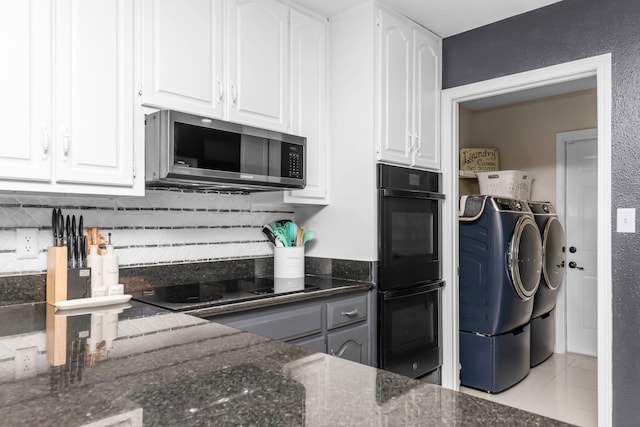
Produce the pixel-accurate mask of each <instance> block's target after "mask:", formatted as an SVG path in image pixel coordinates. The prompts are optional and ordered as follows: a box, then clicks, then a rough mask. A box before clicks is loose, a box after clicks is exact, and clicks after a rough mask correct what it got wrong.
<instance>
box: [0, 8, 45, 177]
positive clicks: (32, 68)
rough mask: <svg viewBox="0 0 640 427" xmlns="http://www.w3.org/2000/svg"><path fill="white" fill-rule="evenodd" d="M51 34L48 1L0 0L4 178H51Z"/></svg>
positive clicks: (0, 118)
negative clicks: (1, 0)
mask: <svg viewBox="0 0 640 427" xmlns="http://www.w3.org/2000/svg"><path fill="white" fill-rule="evenodd" d="M50 40H52V34H51V4H50V2H49V1H41V0H21V1H3V2H1V3H0V55H1V56H2V58H3V64H4V65H3V66H2V68H1V70H0V93H2V102H0V179H19V180H29V181H45V182H48V181H50V180H51V137H52V135H51V131H52V129H51V75H52V74H51V65H50V64H51V44H50ZM8 186H9V188H10V187H11V184H8ZM4 187H5V186H3V188H4Z"/></svg>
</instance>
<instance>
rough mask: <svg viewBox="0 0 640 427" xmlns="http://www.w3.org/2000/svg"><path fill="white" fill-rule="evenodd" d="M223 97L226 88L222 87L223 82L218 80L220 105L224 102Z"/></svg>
mask: <svg viewBox="0 0 640 427" xmlns="http://www.w3.org/2000/svg"><path fill="white" fill-rule="evenodd" d="M223 95H224V87H223V86H222V80H220V78H218V104H219V103H221V102H222V96H223Z"/></svg>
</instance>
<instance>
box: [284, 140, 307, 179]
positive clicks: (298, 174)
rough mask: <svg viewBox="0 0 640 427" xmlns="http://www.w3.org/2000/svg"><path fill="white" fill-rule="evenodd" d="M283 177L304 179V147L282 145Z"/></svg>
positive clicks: (285, 143)
mask: <svg viewBox="0 0 640 427" xmlns="http://www.w3.org/2000/svg"><path fill="white" fill-rule="evenodd" d="M280 152H281V154H282V159H281V160H282V176H283V177H285V178H297V179H302V178H304V157H303V152H304V146H302V145H298V144H289V143H287V142H283V143H282V149H281V151H280Z"/></svg>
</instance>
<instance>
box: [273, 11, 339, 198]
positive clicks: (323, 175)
mask: <svg viewBox="0 0 640 427" xmlns="http://www.w3.org/2000/svg"><path fill="white" fill-rule="evenodd" d="M290 30H291V33H290V38H291V51H290V52H291V132H292V133H294V134H297V135H303V136H305V137H306V138H307V156H306V158H307V164H306V173H307V184H306V187H305V188H304V190H295V191H287V192H285V194H284V201H285V202H287V203H300V204H322V205H326V204H328V203H329V194H328V165H327V158H328V144H327V141H326V140H327V136H326V135H327V127H326V122H327V120H326V90H327V88H326V84H325V83H326V31H327V25H326V21H320V20H317V19H314V18H311V17H309V16H306V15H303V14H301V13H299V12H297V11H295V10H292V11H291V26H290Z"/></svg>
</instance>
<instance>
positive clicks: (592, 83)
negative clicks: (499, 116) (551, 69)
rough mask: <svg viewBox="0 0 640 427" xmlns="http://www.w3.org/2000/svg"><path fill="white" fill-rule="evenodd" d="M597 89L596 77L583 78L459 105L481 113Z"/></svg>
mask: <svg viewBox="0 0 640 427" xmlns="http://www.w3.org/2000/svg"><path fill="white" fill-rule="evenodd" d="M596 87H597V80H596V77H595V76H593V77H585V78H582V79H578V80H570V81H567V82H562V83H556V84H550V85H546V86H540V87H536V88H532V89H525V90H519V91H516V92H509V93H505V94H502V95H496V96H490V97H487V98H480V99H475V100H473V101H467V102H463V103H462V104H461V105H462V106H463V107H465V108H467V109H469V110H473V111H481V110H486V109H490V108H496V107H502V106H505V105H512V104H516V103H519V102H525V101H532V100H534V99H541V98H547V97H550V96H557V95H564V94H567V93H573V92H578V91H582V90H587V89H595V88H596Z"/></svg>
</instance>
